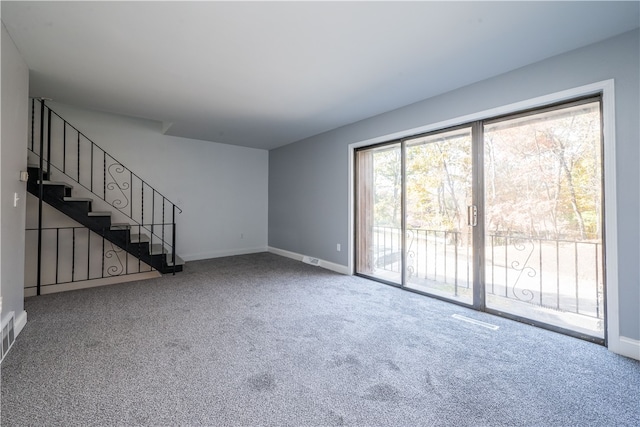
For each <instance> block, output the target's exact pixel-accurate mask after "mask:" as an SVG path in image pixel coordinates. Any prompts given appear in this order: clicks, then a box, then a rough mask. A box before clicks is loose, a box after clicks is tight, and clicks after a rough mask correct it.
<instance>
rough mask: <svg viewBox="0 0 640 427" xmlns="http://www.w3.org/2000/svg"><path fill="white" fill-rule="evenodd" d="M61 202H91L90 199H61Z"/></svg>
mask: <svg viewBox="0 0 640 427" xmlns="http://www.w3.org/2000/svg"><path fill="white" fill-rule="evenodd" d="M62 200H64V201H65V202H93V199H92V198H90V197H63V198H62Z"/></svg>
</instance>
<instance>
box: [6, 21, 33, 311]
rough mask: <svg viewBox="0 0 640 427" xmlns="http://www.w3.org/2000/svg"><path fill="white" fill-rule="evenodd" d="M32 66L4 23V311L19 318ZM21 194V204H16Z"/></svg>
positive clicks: (22, 273)
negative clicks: (21, 53) (16, 198)
mask: <svg viewBox="0 0 640 427" xmlns="http://www.w3.org/2000/svg"><path fill="white" fill-rule="evenodd" d="M28 94H29V69H28V68H27V64H26V63H25V62H24V61H23V59H22V57H21V56H20V53H19V52H18V49H17V48H16V46H15V44H13V40H11V37H10V36H9V33H8V32H7V30H6V29H5V27H4V24H2V131H1V136H0V137H1V140H0V142H1V143H0V159H1V163H2V166H1V168H0V171H1V175H0V179H1V193H0V196H1V198H0V201H1V203H0V211H1V213H0V217H1V218H2V221H1V223H2V225H1V227H2V231H1V232H0V248H1V252H0V253H1V255H0V258H1V267H0V283H1V288H0V293H1V294H2V312H3V313H4V314H6V313H8V312H9V311H14V312H15V315H16V317H18V316H19V315H20V314H22V311H23V309H24V301H23V289H22V286H23V283H24V225H25V203H26V199H27V197H26V184H25V183H24V182H20V180H19V177H20V171H26V170H27V153H26V151H25V144H26V141H27V123H28V107H27V97H28ZM14 193H18V198H19V199H20V200H19V201H18V204H17V207H14V206H13V197H14Z"/></svg>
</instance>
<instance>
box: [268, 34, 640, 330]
mask: <svg viewBox="0 0 640 427" xmlns="http://www.w3.org/2000/svg"><path fill="white" fill-rule="evenodd" d="M639 50H640V33H639V32H638V30H635V31H632V32H629V33H626V34H623V35H621V36H618V37H615V38H612V39H609V40H606V41H604V42H601V43H597V44H594V45H591V46H587V47H585V48H581V49H578V50H575V51H572V52H569V53H566V54H563V55H560V56H557V57H553V58H550V59H547V60H544V61H541V62H538V63H535V64H532V65H529V66H526V67H523V68H520V69H517V70H514V71H512V72H509V73H506V74H503V75H500V76H498V77H494V78H491V79H488V80H484V81H481V82H478V83H475V84H473V85H470V86H467V87H464V88H461V89H458V90H455V91H452V92H448V93H445V94H443V95H440V96H437V97H434V98H430V99H427V100H424V101H421V102H418V103H416V104H412V105H410V106H407V107H404V108H401V109H398V110H394V111H391V112H388V113H385V114H382V115H379V116H376V117H372V118H370V119H366V120H363V121H360V122H357V123H354V124H351V125H348V126H344V127H342V128H339V129H336V130H333V131H330V132H327V133H324V134H322V135H318V136H315V137H312V138H309V139H307V140H303V141H300V142H297V143H294V144H290V145H286V146H284V147H281V148H278V149H275V150H272V151H270V152H269V246H270V247H274V248H278V249H283V250H287V251H292V252H296V253H300V254H304V255H310V256H313V257H318V258H321V259H324V260H327V261H331V262H335V263H338V264H342V265H345V266H346V265H347V264H348V259H347V257H348V253H347V251H346V250H344V249H343V251H342V252H336V243H341V244H342V247H343V248H346V244H347V242H348V240H349V235H348V233H349V231H348V225H349V199H348V197H349V196H348V195H349V174H348V168H349V164H348V146H349V144H352V143H357V142H360V141H365V140H368V139H371V138H375V137H379V136H383V135H388V134H392V133H395V132H401V131H404V130H408V129H413V128H417V127H420V126H425V125H428V124H431V123H438V122H441V121H445V120H450V119H454V118H456V117H462V116H465V115H469V114H474V113H478V112H482V111H485V110H489V109H492V108H497V107H500V106H504V105H508V104H512V103H515V102H519V101H523V100H527V99H531V98H535V97H539V96H543V95H547V94H550V93H554V92H559V91H562V90H567V89H572V88H575V87H579V86H582V85H586V84H591V83H595V82H599V81H603V80H608V79H615V97H616V105H615V109H616V144H617V145H616V150H617V152H616V156H617V159H616V170H617V184H618V197H617V199H618V206H617V209H618V227H619V236H618V257H619V266H618V267H619V270H618V272H619V294H620V307H619V309H620V334H621V335H623V336H626V337H629V338H632V339H635V340H638V339H640V319H639V317H638V307H639V306H640V285H639V279H638V274H637V273H638V269H637V265H638V262H639V260H640V240H639V235H640V229H639V225H640V224H639V223H638V217H640V211H639V195H640V191H639V187H640V176H639V173H638V170H639V169H640V168H639V167H638V164H639V145H640V143H639V141H640V135H639V128H638V119H639V117H640V105H639V104H640V102H639V93H640V86H639V82H638V80H639V75H640V64H639V61H640V58H639ZM472 65H473V64H470V66H472ZM425 78H428V76H425Z"/></svg>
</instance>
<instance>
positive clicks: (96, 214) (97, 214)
mask: <svg viewBox="0 0 640 427" xmlns="http://www.w3.org/2000/svg"><path fill="white" fill-rule="evenodd" d="M87 215H88V216H111V212H89V213H87Z"/></svg>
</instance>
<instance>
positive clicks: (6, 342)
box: [0, 311, 16, 362]
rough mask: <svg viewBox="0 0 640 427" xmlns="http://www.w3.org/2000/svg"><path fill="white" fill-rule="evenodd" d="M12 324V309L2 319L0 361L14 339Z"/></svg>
mask: <svg viewBox="0 0 640 427" xmlns="http://www.w3.org/2000/svg"><path fill="white" fill-rule="evenodd" d="M14 325H15V321H14V313H13V311H10V312H9V313H8V314H7V315H6V316H5V317H4V318H3V319H2V359H1V360H0V362H2V360H4V356H5V355H6V354H7V353H8V352H9V349H10V348H11V346H12V345H13V342H14V341H15V340H16V334H15V330H14Z"/></svg>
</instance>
